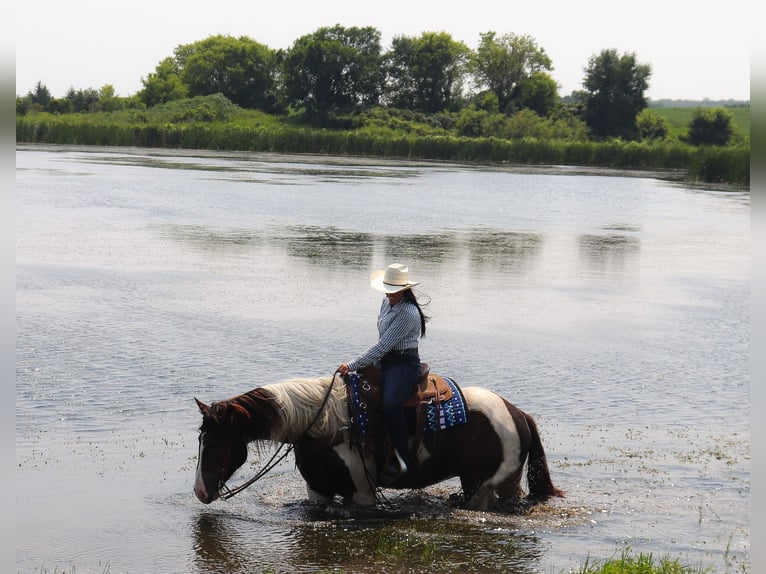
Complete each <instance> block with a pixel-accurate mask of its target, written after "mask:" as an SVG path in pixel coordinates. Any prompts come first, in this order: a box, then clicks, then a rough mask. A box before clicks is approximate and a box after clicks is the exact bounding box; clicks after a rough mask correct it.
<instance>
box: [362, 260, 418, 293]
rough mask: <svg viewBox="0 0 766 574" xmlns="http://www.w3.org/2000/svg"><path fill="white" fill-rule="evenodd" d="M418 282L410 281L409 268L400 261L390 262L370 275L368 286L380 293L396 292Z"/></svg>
mask: <svg viewBox="0 0 766 574" xmlns="http://www.w3.org/2000/svg"><path fill="white" fill-rule="evenodd" d="M418 284H419V281H410V272H409V269H408V268H407V266H406V265H402V264H401V263H392V264H391V265H389V266H388V267H386V269H385V270H380V271H374V272H373V273H372V274H371V275H370V287H372V288H373V289H375V290H376V291H380V292H381V293H398V292H399V291H404V290H405V289H409V288H410V287H414V286H415V285H418Z"/></svg>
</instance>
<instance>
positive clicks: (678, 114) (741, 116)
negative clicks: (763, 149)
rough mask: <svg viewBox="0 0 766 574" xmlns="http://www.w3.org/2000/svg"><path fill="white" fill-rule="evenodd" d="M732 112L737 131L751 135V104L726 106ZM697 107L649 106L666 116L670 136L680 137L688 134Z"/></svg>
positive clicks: (654, 111) (743, 134) (746, 135)
mask: <svg viewBox="0 0 766 574" xmlns="http://www.w3.org/2000/svg"><path fill="white" fill-rule="evenodd" d="M725 109H726V110H728V111H729V112H731V115H732V119H733V125H734V129H735V131H736V132H737V133H738V134H739V135H741V136H742V137H747V138H749V137H750V106H737V107H731V108H725ZM696 110H697V108H683V107H682V108H649V111H650V112H652V113H653V114H657V115H658V116H662V117H664V118H665V119H666V120H667V122H668V127H669V133H668V138H670V139H678V137H679V136H681V135H684V136H685V135H686V133H687V131H688V129H687V128H688V126H689V122H690V121H691V120H692V116H693V115H694V112H695V111H696Z"/></svg>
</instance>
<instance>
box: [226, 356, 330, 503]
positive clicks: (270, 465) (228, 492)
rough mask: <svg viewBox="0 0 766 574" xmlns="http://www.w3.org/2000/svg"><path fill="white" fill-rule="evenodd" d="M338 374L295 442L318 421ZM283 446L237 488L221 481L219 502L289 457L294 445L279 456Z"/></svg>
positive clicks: (239, 490)
mask: <svg viewBox="0 0 766 574" xmlns="http://www.w3.org/2000/svg"><path fill="white" fill-rule="evenodd" d="M338 372H339V371H338V370H336V371H335V372H334V373H333V375H332V379H331V380H330V385H329V386H328V387H327V393H325V396H324V398H323V399H322V404H321V405H319V410H317V412H316V415H314V418H313V419H312V421H311V423H310V424H309V426H307V427H306V430H305V431H303V435H302V436H301V438H300V439H298V441H296V442H299V441H301V440H303V439H304V438H306V437H308V434H309V431H310V430H311V429H312V427H313V426H314V425H315V424H316V422H317V421H318V420H319V415H321V414H322V411H323V410H324V408H325V406H326V405H327V401H328V400H329V399H330V394H331V393H332V388H333V385H334V384H335V375H337V374H338ZM285 445H287V443H286V442H283V443H282V444H280V445H279V448H278V449H277V451H276V452H275V453H274V454H273V455H272V456H271V458H270V459H269V461H268V462H267V463H266V464H265V465H264V466H263V468H261V469H260V470H259V471H258V472H256V473H255V475H254V476H253V477H252V478H251V479H250V480H248V481H246V482H244V483H242V484H240V485H239V486H237V487H235V488H229V487H228V486H226V483H225V482H223V481H221V482H220V483H219V485H218V492H219V497H220V498H221V500H229V499H230V498H231V497H232V496H235V495H237V494H239V493H240V492H242V491H243V490H245V489H246V488H247V487H249V486H252V485H253V484H254V483H255V482H257V481H258V480H260V479H261V478H263V477H264V476H265V475H266V474H267V473H268V472H269V471H270V470H272V469H273V468H274V467H275V466H277V465H278V464H279V463H280V462H282V461H283V460H284V459H285V458H286V457H287V455H289V454H290V452H291V451H292V450H293V448H294V447H295V443H292V444H290V445H289V446H288V447H287V449H286V450H285V451H284V452H282V454H281V455H280V452H281V451H282V449H283V448H284V447H285ZM227 448H229V447H227ZM227 458H228V457H227Z"/></svg>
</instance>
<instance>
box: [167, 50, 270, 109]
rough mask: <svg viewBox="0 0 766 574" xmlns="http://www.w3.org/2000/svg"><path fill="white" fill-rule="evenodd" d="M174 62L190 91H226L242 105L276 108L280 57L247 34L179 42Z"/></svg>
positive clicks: (206, 94)
mask: <svg viewBox="0 0 766 574" xmlns="http://www.w3.org/2000/svg"><path fill="white" fill-rule="evenodd" d="M174 53H175V63H176V66H177V69H178V71H179V75H180V77H181V80H182V82H183V84H184V85H185V86H186V88H187V90H188V95H189V96H191V97H194V96H208V95H212V94H217V93H220V94H223V95H224V96H226V97H227V98H228V99H229V100H231V101H232V102H233V103H235V104H237V105H238V106H240V107H243V108H253V109H261V110H265V111H273V110H274V107H275V104H276V100H277V98H276V91H275V90H276V88H275V85H276V78H277V60H276V53H275V52H274V50H271V49H270V48H268V47H266V46H264V45H263V44H260V43H258V42H256V41H255V40H252V39H250V38H248V37H246V36H242V37H240V38H233V37H231V36H222V35H218V36H210V37H208V38H206V39H204V40H201V41H199V42H194V43H193V44H187V45H181V46H178V47H177V48H176V49H175V51H174Z"/></svg>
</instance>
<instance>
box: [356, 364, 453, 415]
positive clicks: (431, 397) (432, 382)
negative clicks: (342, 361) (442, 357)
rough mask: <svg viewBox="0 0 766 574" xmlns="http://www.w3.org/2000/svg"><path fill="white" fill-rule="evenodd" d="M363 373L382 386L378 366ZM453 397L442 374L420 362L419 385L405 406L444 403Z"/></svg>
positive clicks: (368, 380) (405, 402) (373, 382)
mask: <svg viewBox="0 0 766 574" xmlns="http://www.w3.org/2000/svg"><path fill="white" fill-rule="evenodd" d="M361 374H362V376H363V377H364V380H366V381H367V382H368V383H369V384H370V385H373V386H380V385H381V383H382V380H381V377H382V373H381V371H380V369H379V368H378V367H374V366H369V367H365V368H364V369H362V370H361ZM451 398H452V389H451V388H450V386H449V385H448V384H447V381H445V380H444V378H443V377H442V376H440V375H435V374H431V369H430V367H429V366H428V363H420V378H419V379H418V386H417V387H415V390H414V391H413V393H412V394H411V395H410V398H408V399H407V400H406V401H404V406H405V407H417V406H418V405H420V404H421V403H424V404H428V403H432V402H437V403H442V402H444V401H448V400H450V399H451Z"/></svg>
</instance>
